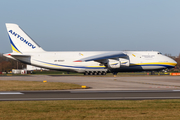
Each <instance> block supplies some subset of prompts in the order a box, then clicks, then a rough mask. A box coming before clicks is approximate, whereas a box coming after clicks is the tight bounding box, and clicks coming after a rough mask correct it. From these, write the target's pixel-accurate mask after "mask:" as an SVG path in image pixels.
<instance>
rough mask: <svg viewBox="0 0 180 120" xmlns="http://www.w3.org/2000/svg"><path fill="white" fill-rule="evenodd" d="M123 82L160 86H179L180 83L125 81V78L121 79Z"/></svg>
mask: <svg viewBox="0 0 180 120" xmlns="http://www.w3.org/2000/svg"><path fill="white" fill-rule="evenodd" d="M119 81H121V82H127V83H139V84H147V85H159V86H169V87H175V88H179V87H180V86H179V85H166V84H158V83H148V82H137V81H124V80H119Z"/></svg>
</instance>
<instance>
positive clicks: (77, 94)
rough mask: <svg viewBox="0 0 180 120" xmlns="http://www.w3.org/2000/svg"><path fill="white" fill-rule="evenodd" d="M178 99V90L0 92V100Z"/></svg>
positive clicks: (179, 94)
mask: <svg viewBox="0 0 180 120" xmlns="http://www.w3.org/2000/svg"><path fill="white" fill-rule="evenodd" d="M154 99H180V90H162V91H161V90H151V91H149V90H145V91H140V90H139V91H131V90H129V91H119V90H118V91H74V90H70V91H33V92H32V91H29V92H20V91H19V92H0V101H34V100H154Z"/></svg>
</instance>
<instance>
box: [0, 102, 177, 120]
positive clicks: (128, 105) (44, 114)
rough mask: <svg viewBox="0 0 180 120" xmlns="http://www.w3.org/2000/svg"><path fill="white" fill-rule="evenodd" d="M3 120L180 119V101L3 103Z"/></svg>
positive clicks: (0, 116)
mask: <svg viewBox="0 0 180 120" xmlns="http://www.w3.org/2000/svg"><path fill="white" fill-rule="evenodd" d="M0 106H1V107H0V120H20V119H23V120H60V119H63V120H70V119H73V120H82V119H87V120H92V119H93V120H179V119H180V114H179V113H180V100H137V101H114V100H112V101H111V100H110V101H108V100H74V101H73V100H62V101H11V102H8V101H6V102H2V101H1V102H0Z"/></svg>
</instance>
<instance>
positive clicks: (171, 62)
mask: <svg viewBox="0 0 180 120" xmlns="http://www.w3.org/2000/svg"><path fill="white" fill-rule="evenodd" d="M169 63H170V64H171V65H172V66H173V67H175V66H176V65H177V62H176V61H175V60H173V59H172V58H169Z"/></svg>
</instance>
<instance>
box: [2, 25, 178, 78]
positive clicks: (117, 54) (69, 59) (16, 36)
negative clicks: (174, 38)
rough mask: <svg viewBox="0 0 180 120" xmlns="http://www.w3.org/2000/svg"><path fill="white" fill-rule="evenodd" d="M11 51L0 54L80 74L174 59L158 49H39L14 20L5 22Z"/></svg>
mask: <svg viewBox="0 0 180 120" xmlns="http://www.w3.org/2000/svg"><path fill="white" fill-rule="evenodd" d="M6 28H7V32H8V36H9V39H10V43H11V47H12V52H11V53H7V54H4V56H6V57H8V58H11V59H14V60H18V61H20V62H23V63H26V64H30V65H33V66H38V67H42V68H47V69H51V70H59V71H73V72H79V73H84V75H106V73H107V72H111V73H113V74H114V75H116V74H117V73H118V72H137V71H138V72H140V71H159V70H163V69H167V68H174V67H175V66H176V64H177V63H176V61H174V60H173V59H171V58H169V57H167V56H165V55H162V54H161V53H160V52H158V51H62V52H49V51H45V50H43V49H42V48H41V47H40V46H39V45H38V44H37V43H36V42H35V41H34V40H33V39H32V38H31V37H29V36H28V35H27V34H26V33H25V32H24V31H23V30H22V29H21V28H20V27H19V26H18V25H17V24H13V23H6Z"/></svg>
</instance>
